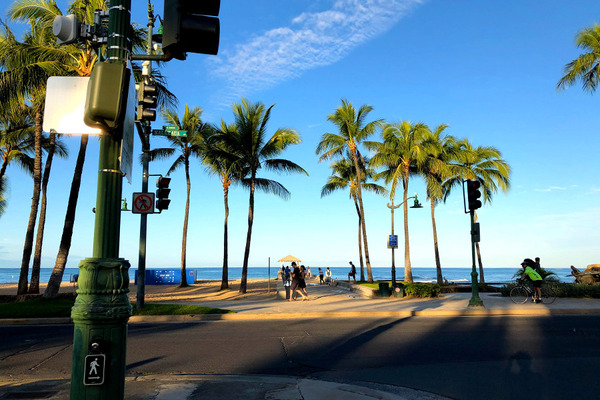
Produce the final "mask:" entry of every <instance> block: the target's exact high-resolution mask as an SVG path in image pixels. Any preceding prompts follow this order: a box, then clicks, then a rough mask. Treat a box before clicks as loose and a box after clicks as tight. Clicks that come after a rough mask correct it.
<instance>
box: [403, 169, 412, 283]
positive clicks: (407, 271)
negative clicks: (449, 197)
mask: <svg viewBox="0 0 600 400" xmlns="http://www.w3.org/2000/svg"><path fill="white" fill-rule="evenodd" d="M405 176H406V178H403V183H404V198H403V201H404V207H403V211H404V281H406V282H411V283H412V282H413V275H412V267H411V265H410V240H409V238H408V204H407V200H408V168H407V170H406V175H405Z"/></svg>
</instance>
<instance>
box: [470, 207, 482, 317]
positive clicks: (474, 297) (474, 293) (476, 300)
mask: <svg viewBox="0 0 600 400" xmlns="http://www.w3.org/2000/svg"><path fill="white" fill-rule="evenodd" d="M469 215H470V217H471V259H472V261H473V266H472V271H471V300H469V307H483V301H482V300H481V298H480V297H479V286H478V284H477V267H476V266H475V230H474V229H475V210H470V212H469Z"/></svg>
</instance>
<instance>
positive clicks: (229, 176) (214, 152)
mask: <svg viewBox="0 0 600 400" xmlns="http://www.w3.org/2000/svg"><path fill="white" fill-rule="evenodd" d="M234 131H235V126H228V125H227V124H226V123H225V121H223V120H221V128H220V129H216V132H215V134H214V135H213V136H212V137H211V138H210V140H209V141H210V146H208V151H207V153H206V156H205V158H204V165H205V166H206V168H207V170H208V172H209V173H210V174H212V175H217V176H218V177H219V180H220V181H221V185H222V186H223V203H224V206H225V221H224V224H223V273H222V277H221V290H225V289H229V261H228V260H229V251H228V248H229V247H228V246H229V239H228V219H229V187H230V186H231V185H232V184H234V183H236V182H238V181H239V180H240V179H241V177H240V171H239V163H238V161H239V158H238V157H237V155H236V154H235V152H234V150H233V149H229V148H227V137H229V136H230V135H231V134H232V132H234Z"/></svg>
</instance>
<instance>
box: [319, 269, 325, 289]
mask: <svg viewBox="0 0 600 400" xmlns="http://www.w3.org/2000/svg"><path fill="white" fill-rule="evenodd" d="M323 283H325V282H324V281H323V270H322V269H321V268H319V285H322V284H323Z"/></svg>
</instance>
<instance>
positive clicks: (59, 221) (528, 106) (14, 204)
mask: <svg viewBox="0 0 600 400" xmlns="http://www.w3.org/2000/svg"><path fill="white" fill-rule="evenodd" d="M61 3H63V4H66V3H65V2H61ZM146 5H147V2H146V1H145V0H144V1H141V0H134V1H133V2H132V8H133V11H132V12H133V20H134V21H136V22H138V23H140V24H141V25H145V23H146V20H145V18H146ZM63 9H64V8H63ZM156 11H157V13H159V14H160V13H161V12H162V2H156ZM598 15H600V4H598V2H597V1H592V0H579V1H577V2H568V1H562V0H561V1H559V0H549V1H544V2H540V1H533V0H518V1H517V0H507V1H502V2H497V1H489V0H488V1H477V2H467V1H447V0H429V1H426V0H424V1H419V0H368V1H366V0H363V1H358V0H310V1H308V0H286V1H274V0H255V1H252V2H242V1H223V2H222V5H221V12H220V16H219V18H220V21H221V44H220V50H219V55H218V56H208V55H199V54H189V55H188V59H187V60H186V61H178V60H173V61H171V62H169V63H168V64H167V65H165V67H164V68H163V69H162V72H163V74H164V75H165V76H166V77H167V78H168V85H169V88H170V90H171V91H173V92H174V93H175V94H176V95H177V96H178V98H179V106H180V110H183V107H184V106H185V104H189V105H190V106H200V107H202V108H203V109H204V114H203V116H204V118H205V120H207V121H209V122H219V121H220V119H221V118H223V119H224V120H226V121H228V122H230V121H231V120H232V112H231V107H230V105H231V103H232V102H235V101H239V99H240V98H241V97H246V98H248V99H250V100H251V101H261V102H263V103H265V104H267V105H271V104H275V107H274V108H273V112H272V118H271V120H270V122H269V128H268V130H269V131H270V132H274V131H275V129H277V128H278V127H292V128H294V129H296V130H297V131H298V132H299V133H300V135H301V136H302V139H303V142H302V144H300V145H298V146H295V147H294V148H290V149H289V150H288V151H286V153H285V154H284V156H285V157H286V158H288V159H290V160H293V161H295V162H297V163H298V164H300V165H301V166H302V167H303V168H305V169H306V170H307V171H308V173H309V174H310V176H309V177H306V176H301V175H291V176H288V175H280V176H269V177H273V178H276V179H277V180H279V181H280V182H281V183H282V184H284V185H285V186H286V187H287V188H288V189H289V191H290V192H291V198H290V199H289V200H288V201H284V200H282V199H280V198H278V197H274V196H271V195H266V194H263V193H259V194H257V197H256V209H255V220H254V230H253V240H252V249H251V253H250V265H251V266H266V264H267V261H268V259H269V257H270V258H271V263H272V264H276V261H277V260H278V259H279V258H281V257H283V256H285V255H287V254H293V255H295V256H297V257H299V258H300V259H302V260H303V262H304V263H306V264H308V265H311V266H330V267H346V266H347V263H348V261H349V260H353V261H354V262H355V264H356V263H357V259H358V251H357V218H356V213H355V210H354V205H353V203H352V202H351V201H350V199H349V197H348V193H347V192H340V193H336V194H333V195H330V196H327V197H325V198H322V199H321V197H320V190H321V188H322V186H323V185H324V184H325V182H326V179H327V177H328V175H329V172H330V170H329V168H328V167H329V163H327V162H323V163H319V162H318V157H317V156H316V155H315V148H316V145H317V143H318V142H319V140H320V137H321V135H322V134H323V133H325V132H335V126H333V125H332V124H330V123H329V122H327V116H328V115H329V114H330V113H332V112H333V111H334V110H335V108H336V107H338V106H339V105H340V100H341V99H342V98H346V99H348V100H349V101H350V102H352V103H353V104H355V105H356V106H360V105H362V104H370V105H372V106H373V107H374V111H373V112H372V113H371V114H370V117H371V118H372V119H376V118H384V119H385V120H386V121H388V122H398V121H402V120H409V121H412V122H424V123H426V124H428V125H430V126H432V127H435V126H437V125H438V124H441V123H445V124H448V125H449V128H448V129H447V133H449V134H452V135H454V136H456V137H459V138H462V137H466V138H468V139H469V140H471V141H472V142H473V143H474V144H475V145H481V146H488V145H491V146H495V147H497V148H498V149H500V150H501V151H502V154H503V157H504V159H505V160H506V161H507V162H508V163H509V164H510V165H511V167H512V176H511V184H512V187H511V189H510V191H509V192H508V193H507V194H503V193H498V194H496V196H495V197H494V199H493V203H492V204H487V205H485V206H484V207H483V208H482V209H481V210H479V211H480V212H479V219H480V223H481V251H482V257H483V263H484V266H488V267H512V266H518V265H519V263H520V261H522V259H523V258H525V257H531V258H533V257H536V256H539V257H541V259H542V265H543V266H547V267H568V266H570V265H575V266H577V267H578V268H579V267H585V266H586V265H587V264H592V263H598V262H600V261H599V258H598V257H599V252H598V250H599V245H598V243H600V233H599V230H598V221H599V220H600V206H599V204H600V202H599V200H600V183H599V181H598V178H599V176H600V175H599V173H598V171H599V167H600V162H599V161H598V160H599V158H598V148H599V145H600V139H599V134H598V126H599V125H600V124H599V122H600V116H599V115H600V113H598V96H600V94H596V95H590V94H587V93H584V92H583V90H582V89H581V87H580V86H574V87H571V88H569V89H567V90H565V91H562V92H557V91H556V89H555V87H556V82H557V81H558V79H559V78H560V77H561V76H562V72H563V68H564V65H565V64H566V63H568V62H569V61H571V60H573V59H574V58H576V57H577V56H578V55H579V54H580V51H579V50H578V49H577V48H576V47H575V45H574V39H575V36H576V34H577V32H578V31H579V30H581V29H582V28H584V27H587V26H590V25H592V24H593V23H594V22H598V19H597V16H598ZM15 26H16V25H15ZM161 125H162V122H161V121H157V122H155V123H154V126H153V127H154V128H158V127H160V126H161ZM64 140H65V142H66V143H67V144H68V146H69V148H70V151H71V155H70V157H69V158H68V159H66V160H57V161H55V165H54V167H53V173H52V176H51V181H50V189H49V191H50V193H49V212H48V213H49V215H48V220H47V226H46V235H45V242H44V254H43V263H42V266H43V267H49V268H50V267H52V266H53V265H54V259H55V257H56V252H57V249H58V243H59V241H60V235H61V232H62V225H63V220H64V214H65V207H66V200H67V197H68V191H69V187H70V183H71V179H72V171H73V168H74V165H75V159H76V156H77V150H78V143H79V137H76V136H75V137H67V138H65V139H64ZM151 145H152V147H162V146H165V145H166V141H164V139H162V138H159V137H152V139H151ZM135 146H136V147H135V149H134V151H135V152H136V153H137V152H138V151H139V149H140V145H139V142H138V141H137V139H136V143H135ZM97 165H98V143H97V140H96V139H94V138H91V140H90V144H89V146H88V151H87V158H86V165H85V169H84V178H83V184H82V190H81V194H80V198H79V205H78V210H77V219H76V224H75V232H74V236H73V245H72V248H71V253H70V256H69V264H68V266H69V267H76V266H77V264H78V262H79V261H80V260H81V259H82V258H85V257H90V256H91V254H92V235H93V223H94V222H93V216H94V215H93V213H92V211H91V209H92V208H93V207H94V206H95V204H94V203H95V192H96V181H97V176H96V174H97V173H96V171H97ZM169 165H170V164H169V163H166V162H164V163H162V162H157V163H153V164H151V167H150V172H151V173H152V174H160V173H163V174H164V173H166V171H167V169H168V167H169ZM133 175H134V177H133V181H132V184H128V183H126V182H125V183H124V185H123V196H124V197H126V198H127V200H128V202H129V204H131V193H132V192H137V191H140V189H141V166H139V165H134V171H133ZM191 175H192V193H191V199H192V204H191V209H190V226H189V237H188V267H189V268H195V267H201V266H220V265H221V263H222V236H223V234H222V229H223V195H222V188H221V186H220V183H219V181H218V179H217V178H215V177H211V176H208V175H207V174H206V172H205V171H204V169H203V167H202V166H201V165H200V164H199V163H196V162H194V163H193V167H192V171H191ZM8 177H9V179H10V198H9V206H8V209H7V211H6V213H5V215H4V216H3V217H2V219H0V267H18V266H20V259H21V255H22V248H23V241H24V237H25V229H26V225H27V220H28V216H29V209H30V201H31V200H30V199H31V185H32V181H31V179H30V178H28V177H26V176H25V175H24V174H23V173H22V172H21V171H19V170H18V169H17V168H16V167H9V169H8ZM151 186H152V184H151ZM171 187H172V188H173V190H172V191H171V198H172V202H171V206H170V209H169V210H167V211H165V212H163V213H162V214H160V215H159V214H156V215H151V216H149V218H148V229H149V230H148V250H147V257H148V258H147V267H148V268H163V267H178V266H179V262H180V257H181V232H182V226H183V213H184V205H185V178H184V173H183V171H179V172H177V173H175V174H173V175H172V181H171ZM415 192H416V193H419V195H420V199H421V201H422V202H424V201H425V195H424V185H423V182H422V181H421V180H420V179H419V178H413V179H412V180H411V183H410V193H411V194H413V193H415ZM399 196H400V195H399ZM398 198H401V197H398ZM388 202H389V198H382V197H377V196H375V195H371V194H366V195H365V212H366V224H367V230H368V238H369V250H370V253H371V263H372V265H373V266H381V267H384V266H389V265H390V264H391V252H390V250H389V249H387V247H386V238H387V235H388V234H389V233H390V224H391V221H390V210H389V209H388V208H387V207H386V204H387V203H388ZM398 202H399V200H397V201H396V203H398ZM230 212H231V213H230V219H229V227H230V228H229V232H230V238H229V239H230V247H229V248H230V252H229V259H230V266H241V263H242V260H243V251H244V244H245V237H246V227H247V214H248V192H246V191H244V190H242V189H241V188H233V189H232V191H231V193H230ZM436 219H437V226H438V235H439V245H440V253H441V259H442V266H446V267H470V265H471V259H470V257H471V256H470V239H469V230H470V227H469V218H468V216H467V215H465V214H464V212H463V200H462V194H461V193H460V192H456V193H454V194H453V195H452V196H451V197H450V199H449V200H448V201H447V203H445V204H442V205H439V206H438V207H437V208H436ZM409 226H410V244H411V260H412V265H413V267H433V266H435V264H434V255H433V239H432V228H431V215H430V212H429V208H428V207H426V208H423V209H421V210H410V212H409ZM395 230H396V233H399V234H400V235H402V213H401V212H397V213H396V214H395ZM138 238H139V216H137V215H133V214H131V213H123V214H122V229H121V257H123V258H126V259H128V260H129V261H130V262H131V264H132V267H136V266H137V259H138ZM400 242H401V243H402V236H401V237H400ZM402 255H403V252H402V249H399V250H398V251H397V253H396V260H397V261H396V262H397V266H398V267H400V268H401V267H402V266H403V256H402ZM357 265H358V264H357ZM234 278H235V277H234Z"/></svg>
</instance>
